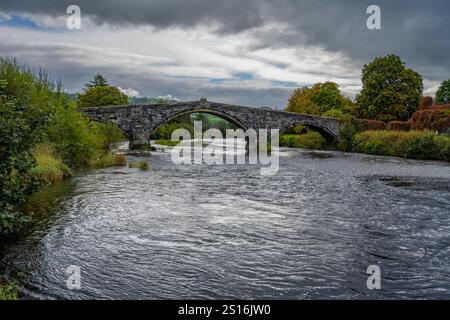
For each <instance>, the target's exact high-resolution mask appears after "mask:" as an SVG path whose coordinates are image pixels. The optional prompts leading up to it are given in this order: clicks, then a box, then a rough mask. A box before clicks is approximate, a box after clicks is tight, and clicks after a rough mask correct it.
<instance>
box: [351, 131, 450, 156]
mask: <svg viewBox="0 0 450 320" xmlns="http://www.w3.org/2000/svg"><path fill="white" fill-rule="evenodd" d="M353 151H354V152H361V153H368V154H374V155H381V156H394V157H402V158H411V159H423V160H443V161H450V136H446V135H437V134H434V133H432V132H430V131H408V132H403V131H364V132H361V133H358V134H356V135H355V137H354V139H353Z"/></svg>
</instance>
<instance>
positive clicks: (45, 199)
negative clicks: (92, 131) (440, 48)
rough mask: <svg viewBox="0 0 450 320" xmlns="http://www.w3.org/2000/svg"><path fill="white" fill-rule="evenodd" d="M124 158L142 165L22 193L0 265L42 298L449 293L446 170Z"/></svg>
mask: <svg viewBox="0 0 450 320" xmlns="http://www.w3.org/2000/svg"><path fill="white" fill-rule="evenodd" d="M129 159H130V160H131V161H135V160H148V161H149V163H150V170H148V171H142V170H139V169H131V168H128V167H117V168H108V169H101V170H94V171H86V172H82V173H80V174H78V175H76V176H75V177H74V178H72V179H70V180H68V181H65V182H62V183H58V184H55V185H53V186H51V187H49V188H47V189H45V190H43V191H42V192H40V193H38V194H35V195H34V196H32V197H31V199H30V200H29V201H28V203H27V204H26V210H27V211H28V212H33V222H32V224H31V226H30V228H29V229H28V230H27V232H26V233H25V234H24V235H23V236H22V237H20V238H19V239H18V240H15V241H14V242H12V243H8V244H3V245H2V246H0V254H1V265H0V270H6V272H8V273H10V274H11V275H14V277H15V278H16V279H17V280H18V281H19V282H20V284H21V285H23V286H24V287H26V288H28V290H29V291H30V292H32V293H33V295H34V296H35V297H42V298H49V299H52V298H55V299H196V298H207V299H215V298H221V299H234V298H239V299H319V298H332V299H337V298H344V299H368V298H370V299H379V298H383V299H391V298H446V299H448V298H450V165H449V164H448V163H443V162H431V161H414V160H404V159H397V158H388V157H376V156H369V155H361V154H348V153H347V154H346V153H340V152H323V151H306V150H299V149H283V148H282V149H281V150H280V170H279V172H278V174H276V175H274V176H261V175H260V170H259V168H258V166H250V165H213V166H208V165H175V164H173V163H172V162H171V159H170V156H169V154H168V153H167V152H163V151H158V152H154V153H153V154H152V155H151V156H146V157H142V156H140V157H138V156H130V157H129ZM71 265H75V266H79V268H80V270H81V279H80V282H81V289H79V290H70V289H68V287H67V284H66V283H67V279H68V277H69V274H68V273H67V268H68V267H69V266H71ZM371 265H376V266H378V267H379V268H380V270H381V289H379V290H376V289H375V290H369V289H368V287H367V285H366V280H367V278H368V277H369V275H368V274H367V268H368V267H369V266H371Z"/></svg>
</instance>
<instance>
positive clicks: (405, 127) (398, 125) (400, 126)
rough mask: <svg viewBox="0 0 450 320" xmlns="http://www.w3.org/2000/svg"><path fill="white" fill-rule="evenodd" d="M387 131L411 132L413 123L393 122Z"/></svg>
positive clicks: (387, 127) (389, 124)
mask: <svg viewBox="0 0 450 320" xmlns="http://www.w3.org/2000/svg"><path fill="white" fill-rule="evenodd" d="M386 129H387V130H393V131H409V130H410V129H411V123H410V122H405V121H391V122H389V123H388V125H387V126H386Z"/></svg>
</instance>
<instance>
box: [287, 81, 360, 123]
mask: <svg viewBox="0 0 450 320" xmlns="http://www.w3.org/2000/svg"><path fill="white" fill-rule="evenodd" d="M352 105H353V103H352V101H351V100H350V99H348V98H346V97H344V96H343V95H342V94H341V92H340V91H339V87H338V85H337V84H336V83H334V82H325V83H316V84H315V85H314V86H312V87H311V88H308V87H304V88H299V89H296V90H294V92H293V93H292V95H291V97H290V98H289V101H288V105H287V108H286V111H288V112H296V113H304V114H320V115H323V114H326V113H329V114H335V115H336V114H339V115H341V114H345V113H348V111H349V109H350V108H351V106H352Z"/></svg>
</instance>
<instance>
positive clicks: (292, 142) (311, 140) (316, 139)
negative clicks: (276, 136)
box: [280, 131, 327, 149]
mask: <svg viewBox="0 0 450 320" xmlns="http://www.w3.org/2000/svg"><path fill="white" fill-rule="evenodd" d="M280 146H282V147H289V148H303V149H325V148H326V147H327V142H326V140H325V139H324V138H323V137H322V136H321V135H320V133H318V132H313V131H311V132H308V133H305V134H300V135H298V134H284V135H281V137H280Z"/></svg>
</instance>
